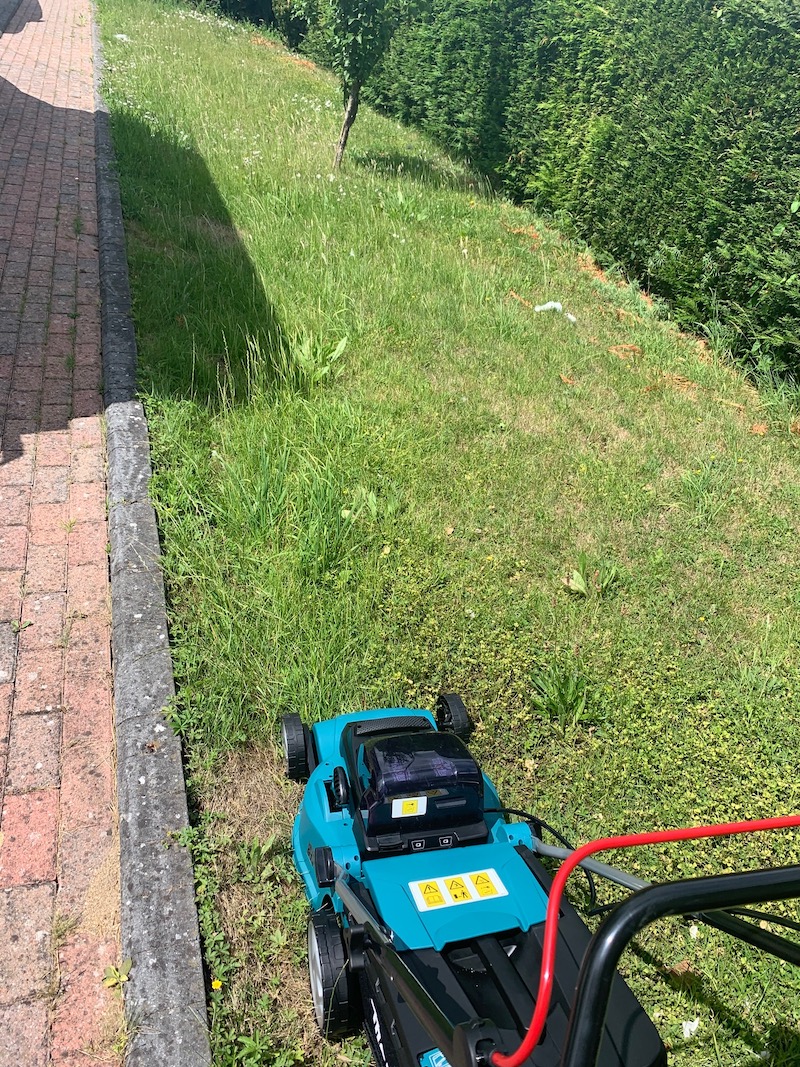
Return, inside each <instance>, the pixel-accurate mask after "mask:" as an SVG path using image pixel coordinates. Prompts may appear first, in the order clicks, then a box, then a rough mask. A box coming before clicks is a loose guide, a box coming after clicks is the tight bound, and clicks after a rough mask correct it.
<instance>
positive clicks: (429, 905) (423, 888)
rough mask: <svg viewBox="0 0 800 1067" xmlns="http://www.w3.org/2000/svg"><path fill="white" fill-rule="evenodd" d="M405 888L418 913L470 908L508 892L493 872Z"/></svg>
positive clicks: (431, 881)
mask: <svg viewBox="0 0 800 1067" xmlns="http://www.w3.org/2000/svg"><path fill="white" fill-rule="evenodd" d="M408 888H409V889H410V890H411V896H412V897H413V898H414V903H415V904H416V905H417V910H418V911H432V910H433V909H434V908H450V907H453V905H455V904H473V903H475V902H477V901H480V900H485V899H487V898H488V897H505V896H508V890H507V889H506V887H505V886H504V885H503V883H502V881H501V880H500V877H499V875H498V873H497V871H495V870H494V869H493V868H488V869H487V870H485V871H468V872H467V873H465V874H451V875H448V876H447V877H446V878H427V879H426V880H425V881H424V882H409V883H408Z"/></svg>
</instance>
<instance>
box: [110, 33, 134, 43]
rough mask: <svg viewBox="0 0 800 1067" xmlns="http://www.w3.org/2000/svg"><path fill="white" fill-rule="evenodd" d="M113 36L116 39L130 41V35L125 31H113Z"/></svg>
mask: <svg viewBox="0 0 800 1067" xmlns="http://www.w3.org/2000/svg"><path fill="white" fill-rule="evenodd" d="M114 38H115V40H117V41H125V42H126V43H129V42H130V37H129V36H128V35H127V33H115V34H114Z"/></svg>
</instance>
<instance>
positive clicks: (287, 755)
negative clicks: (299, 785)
mask: <svg viewBox="0 0 800 1067" xmlns="http://www.w3.org/2000/svg"><path fill="white" fill-rule="evenodd" d="M281 736H282V738H283V755H284V759H285V760H286V774H287V775H288V777H289V778H291V779H292V781H293V782H302V781H303V780H304V779H305V778H308V752H307V750H306V732H305V730H304V729H303V723H302V721H301V719H300V716H299V715H284V716H283V719H282V720H281Z"/></svg>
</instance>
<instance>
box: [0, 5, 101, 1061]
mask: <svg viewBox="0 0 800 1067" xmlns="http://www.w3.org/2000/svg"><path fill="white" fill-rule="evenodd" d="M93 111H94V105H93V82H92V12H91V8H90V4H89V2H88V0H41V7H40V4H39V3H38V2H37V0H22V3H21V4H20V6H19V8H18V9H17V11H16V13H15V14H14V15H13V16H12V17H11V20H10V22H9V23H8V25H7V27H6V32H4V33H3V34H2V36H1V37H0V430H1V431H2V439H1V444H2V451H1V452H0V1067H39V1065H47V1064H51V1063H52V1064H81V1065H84V1067H85V1065H87V1064H89V1063H92V1064H95V1065H103V1064H115V1063H117V1062H118V1059H117V1057H115V1055H114V1054H113V1051H112V1048H111V1046H112V1043H113V1041H114V1040H115V1037H116V1033H115V1029H116V1028H117V1027H118V1026H119V1022H120V1017H121V1009H120V1004H119V998H118V997H116V996H115V995H114V994H113V992H110V991H109V990H107V989H104V988H103V986H102V984H101V980H102V977H103V970H104V968H105V967H106V966H108V965H109V964H112V963H118V962H119V948H118V909H119V889H118V855H117V853H118V849H117V833H116V814H115V812H116V807H115V792H114V749H113V730H112V716H111V677H110V667H111V665H110V652H109V648H110V633H109V630H110V610H109V586H108V556H107V550H106V544H107V539H108V534H107V529H106V519H105V475H104V450H103V436H102V418H101V416H102V404H101V393H100V389H99V387H100V308H99V272H98V252H97V206H96V193H95V161H94V119H93ZM87 1053H88V1054H89V1057H90V1058H89V1057H87Z"/></svg>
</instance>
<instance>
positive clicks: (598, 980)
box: [561, 866, 800, 1067]
mask: <svg viewBox="0 0 800 1067" xmlns="http://www.w3.org/2000/svg"><path fill="white" fill-rule="evenodd" d="M797 896H800V866H793V867H776V868H774V869H773V870H765V871H746V872H743V873H736V874H719V875H713V876H711V877H708V878H692V879H687V880H684V881H680V882H665V883H664V884H662V885H653V886H649V887H648V888H647V889H642V890H640V891H639V892H638V893H634V894H633V896H631V897H628V899H627V900H624V901H623V902H622V903H621V904H619V905H618V906H617V907H616V908H615V909H614V911H612V913H611V914H610V915H609V917H608V918H607V919H606V920H605V922H603V924H602V926H601V927H600V928H599V929H598V930H597V932H596V933H595V935H594V937H593V938H592V940H591V942H590V943H589V947H588V948H587V950H586V955H585V956H584V957H583V963H582V964H581V969H580V973H579V975H578V983H577V987H576V993H575V999H574V1001H573V1004H572V1011H571V1013H570V1017H569V1025H568V1027H567V1037H566V1042H565V1045H564V1052H563V1054H562V1057H561V1067H595V1065H596V1063H597V1054H598V1052H599V1050H600V1041H601V1039H602V1034H603V1029H604V1025H605V1018H606V1012H607V1010H608V999H609V995H610V993H611V983H612V981H613V978H614V974H615V972H616V969H617V964H618V963H619V958H620V956H621V955H622V952H623V949H624V948H625V946H626V945H627V944H628V942H629V941H630V940H631V938H633V937H634V936H635V935H636V934H637V933H638V932H639V931H640V930H643V929H644V927H645V926H648V925H649V924H650V923H651V922H654V921H655V920H656V919H662V918H664V917H666V916H668V915H685V914H687V913H688V912H698V911H716V910H718V909H722V908H737V907H743V906H744V905H746V904H762V903H764V902H766V901H768V900H787V899H789V898H791V897H797Z"/></svg>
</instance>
